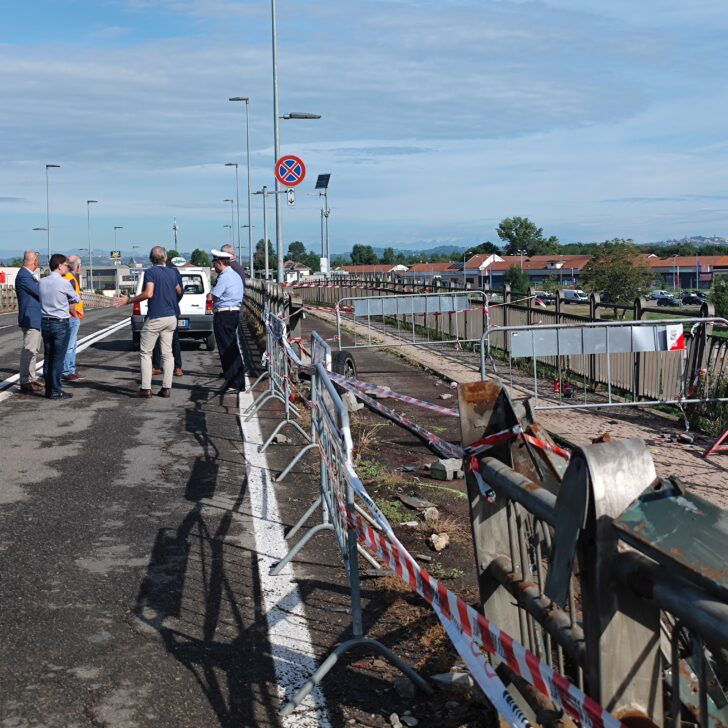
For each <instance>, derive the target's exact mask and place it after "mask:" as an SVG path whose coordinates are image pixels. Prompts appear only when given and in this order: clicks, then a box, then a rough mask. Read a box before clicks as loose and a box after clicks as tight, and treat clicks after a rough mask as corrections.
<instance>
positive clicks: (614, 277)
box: [580, 238, 652, 304]
mask: <svg viewBox="0 0 728 728" xmlns="http://www.w3.org/2000/svg"><path fill="white" fill-rule="evenodd" d="M651 281H652V271H651V270H650V267H649V266H648V265H647V263H646V262H645V261H644V259H642V258H641V257H640V250H639V248H638V247H637V246H636V245H635V244H634V243H633V242H632V241H631V240H621V239H619V238H615V239H614V240H607V241H606V242H604V243H602V244H601V245H600V246H599V248H598V249H597V250H596V252H595V253H594V257H593V258H592V259H591V260H590V261H589V262H588V263H587V264H586V266H585V267H584V270H583V271H582V272H581V278H580V282H581V286H582V288H586V289H587V290H589V291H594V292H597V293H600V294H601V295H602V296H603V297H604V300H605V301H608V302H609V303H622V304H630V303H632V301H633V300H634V299H635V298H637V296H641V295H642V294H644V293H645V292H646V290H647V288H648V287H649V285H650V283H651Z"/></svg>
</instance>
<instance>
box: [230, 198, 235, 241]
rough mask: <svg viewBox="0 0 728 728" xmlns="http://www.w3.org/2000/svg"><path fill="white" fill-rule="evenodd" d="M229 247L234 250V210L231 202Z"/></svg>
mask: <svg viewBox="0 0 728 728" xmlns="http://www.w3.org/2000/svg"><path fill="white" fill-rule="evenodd" d="M230 245H232V246H233V250H235V208H234V207H233V201H232V200H230Z"/></svg>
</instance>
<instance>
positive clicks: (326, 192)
mask: <svg viewBox="0 0 728 728" xmlns="http://www.w3.org/2000/svg"><path fill="white" fill-rule="evenodd" d="M324 206H325V208H326V209H325V211H324V227H325V228H326V265H327V267H329V265H328V263H329V259H330V258H331V251H330V250H329V213H330V212H331V210H329V190H328V188H327V189H325V190H324Z"/></svg>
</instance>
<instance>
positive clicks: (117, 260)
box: [114, 225, 124, 296]
mask: <svg viewBox="0 0 728 728" xmlns="http://www.w3.org/2000/svg"><path fill="white" fill-rule="evenodd" d="M123 229H124V226H123V225H114V252H116V250H117V242H116V231H117V230H123ZM114 268H115V269H116V275H115V276H114V278H115V279H116V295H117V296H118V295H119V258H116V259H115V260H114Z"/></svg>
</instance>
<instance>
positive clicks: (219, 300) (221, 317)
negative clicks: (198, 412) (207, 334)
mask: <svg viewBox="0 0 728 728" xmlns="http://www.w3.org/2000/svg"><path fill="white" fill-rule="evenodd" d="M211 253H212V266H213V268H214V269H215V272H216V273H217V283H215V287H214V288H213V289H212V291H211V292H210V296H211V297H212V311H213V314H214V318H213V321H212V326H213V330H214V332H215V341H216V342H217V351H218V353H219V355H220V364H222V370H223V376H224V377H225V384H224V385H223V387H222V391H223V392H224V391H225V390H226V389H235V390H237V391H238V392H242V391H244V390H245V365H244V364H243V357H242V355H241V353H240V345H239V343H238V326H239V325H240V309H241V307H242V303H243V280H242V278H241V277H240V276H239V275H238V274H237V273H236V272H235V271H234V270H233V269H232V268H231V267H230V262H231V260H232V258H231V256H230V254H229V253H225V252H223V251H222V250H212V251H211Z"/></svg>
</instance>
